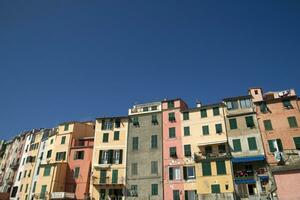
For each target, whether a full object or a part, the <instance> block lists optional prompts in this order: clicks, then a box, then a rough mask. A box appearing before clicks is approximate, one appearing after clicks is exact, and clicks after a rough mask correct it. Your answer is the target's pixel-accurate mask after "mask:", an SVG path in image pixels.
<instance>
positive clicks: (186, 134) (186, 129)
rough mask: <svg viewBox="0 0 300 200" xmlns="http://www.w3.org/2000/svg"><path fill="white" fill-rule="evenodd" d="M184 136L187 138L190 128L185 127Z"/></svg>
mask: <svg viewBox="0 0 300 200" xmlns="http://www.w3.org/2000/svg"><path fill="white" fill-rule="evenodd" d="M183 132H184V136H189V135H190V127H189V126H186V127H184V128H183Z"/></svg>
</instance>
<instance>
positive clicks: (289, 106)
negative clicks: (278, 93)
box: [282, 99, 293, 109]
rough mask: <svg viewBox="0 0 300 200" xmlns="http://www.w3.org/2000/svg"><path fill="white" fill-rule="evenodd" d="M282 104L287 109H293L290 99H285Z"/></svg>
mask: <svg viewBox="0 0 300 200" xmlns="http://www.w3.org/2000/svg"><path fill="white" fill-rule="evenodd" d="M282 104H283V106H284V107H285V108H287V109H291V108H293V106H292V104H291V101H290V100H289V99H285V100H283V101H282Z"/></svg>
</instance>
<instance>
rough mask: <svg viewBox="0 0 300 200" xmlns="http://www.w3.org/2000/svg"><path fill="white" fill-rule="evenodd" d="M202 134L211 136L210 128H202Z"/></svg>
mask: <svg viewBox="0 0 300 200" xmlns="http://www.w3.org/2000/svg"><path fill="white" fill-rule="evenodd" d="M202 134H203V135H209V127H208V126H202Z"/></svg>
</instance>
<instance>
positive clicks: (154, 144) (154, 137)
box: [151, 135, 157, 149]
mask: <svg viewBox="0 0 300 200" xmlns="http://www.w3.org/2000/svg"><path fill="white" fill-rule="evenodd" d="M151 148H152V149H155V148H157V135H152V136H151Z"/></svg>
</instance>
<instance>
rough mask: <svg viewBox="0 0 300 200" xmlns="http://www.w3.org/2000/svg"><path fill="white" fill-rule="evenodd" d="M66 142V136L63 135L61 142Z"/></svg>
mask: <svg viewBox="0 0 300 200" xmlns="http://www.w3.org/2000/svg"><path fill="white" fill-rule="evenodd" d="M65 143H66V136H62V137H61V142H60V144H65Z"/></svg>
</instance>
